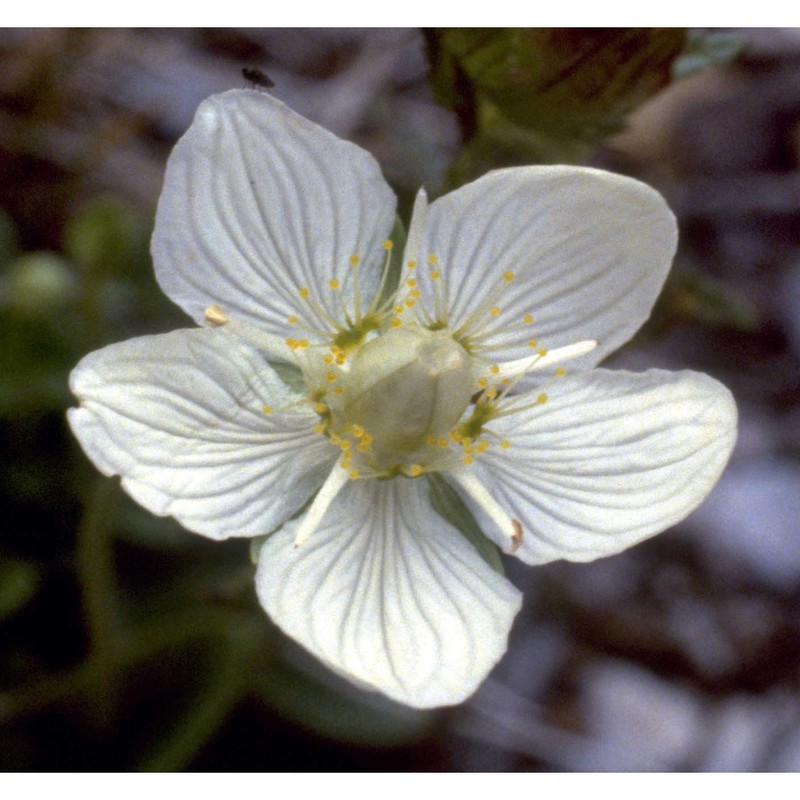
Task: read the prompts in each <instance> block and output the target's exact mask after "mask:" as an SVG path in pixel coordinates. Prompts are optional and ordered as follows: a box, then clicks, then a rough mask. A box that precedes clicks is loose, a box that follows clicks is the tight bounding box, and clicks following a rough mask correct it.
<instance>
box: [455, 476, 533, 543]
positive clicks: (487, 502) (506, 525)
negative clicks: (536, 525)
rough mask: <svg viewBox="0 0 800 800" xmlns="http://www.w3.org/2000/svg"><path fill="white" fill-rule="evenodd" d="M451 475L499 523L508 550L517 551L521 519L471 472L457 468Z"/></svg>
mask: <svg viewBox="0 0 800 800" xmlns="http://www.w3.org/2000/svg"><path fill="white" fill-rule="evenodd" d="M449 477H450V478H452V479H453V480H455V481H456V483H458V484H459V486H461V488H462V489H463V490H464V491H465V492H466V493H467V494H468V495H469V496H470V497H471V498H472V499H473V500H474V501H475V502H476V503H477V504H478V505H479V506H480V507H481V508H482V509H483V510H484V511H485V512H486V515H487V516H488V517H489V519H491V520H492V522H494V523H495V524H496V525H497V527H498V528H499V529H500V531H501V533H502V534H503V536H504V537H505V538H506V539H507V541H508V550H507V552H509V553H513V552H515V551H516V550H517V549H518V548H519V546H520V545H521V544H522V525H521V523H520V521H519V520H517V519H514V518H512V517H511V516H510V515H509V514H507V513H506V512H505V511H504V510H503V508H502V507H501V506H500V504H499V503H498V502H497V501H496V500H495V499H494V498H493V497H492V496H491V494H489V491H488V490H487V489H486V487H485V486H484V485H483V484H482V483H481V482H480V481H479V480H478V478H477V477H476V476H475V475H474V474H472V473H471V472H469V471H466V470H464V471H462V470H455V471H453V472H451V473H450V475H449Z"/></svg>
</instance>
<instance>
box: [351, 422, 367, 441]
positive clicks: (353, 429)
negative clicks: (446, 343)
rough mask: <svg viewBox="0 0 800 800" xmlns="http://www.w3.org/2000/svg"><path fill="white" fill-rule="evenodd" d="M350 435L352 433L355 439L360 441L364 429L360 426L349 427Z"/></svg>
mask: <svg viewBox="0 0 800 800" xmlns="http://www.w3.org/2000/svg"><path fill="white" fill-rule="evenodd" d="M350 433H352V434H353V436H355V437H356V439H360V438H361V437H362V436H363V435H364V429H363V428H362V427H361V426H360V425H351V426H350Z"/></svg>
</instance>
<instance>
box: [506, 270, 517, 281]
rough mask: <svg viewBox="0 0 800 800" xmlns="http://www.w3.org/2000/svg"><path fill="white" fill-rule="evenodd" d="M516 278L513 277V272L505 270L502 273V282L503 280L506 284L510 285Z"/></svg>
mask: <svg viewBox="0 0 800 800" xmlns="http://www.w3.org/2000/svg"><path fill="white" fill-rule="evenodd" d="M516 277H517V276H516V275H515V274H514V273H513V272H512V271H511V270H510V269H507V270H506V271H505V272H504V273H503V280H504V281H505V282H506V283H511V281H513V280H514V278H516Z"/></svg>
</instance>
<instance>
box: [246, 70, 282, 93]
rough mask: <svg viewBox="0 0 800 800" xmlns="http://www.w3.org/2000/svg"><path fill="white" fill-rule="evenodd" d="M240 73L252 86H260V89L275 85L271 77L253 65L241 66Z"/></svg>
mask: <svg viewBox="0 0 800 800" xmlns="http://www.w3.org/2000/svg"><path fill="white" fill-rule="evenodd" d="M242 75H243V76H244V79H245V80H246V81H250V83H251V84H252V85H253V88H255V87H256V86H260V87H261V88H262V89H271V88H272V87H273V86H274V85H275V83H274V81H273V80H272V78H270V77H269V76H268V75H265V74H264V73H263V72H262V71H261V70H260V69H256V68H255V67H242Z"/></svg>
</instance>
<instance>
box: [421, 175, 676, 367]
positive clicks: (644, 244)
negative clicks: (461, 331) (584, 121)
mask: <svg viewBox="0 0 800 800" xmlns="http://www.w3.org/2000/svg"><path fill="white" fill-rule="evenodd" d="M676 244H677V229H676V225H675V220H674V217H673V215H672V213H671V212H670V210H669V208H668V207H667V205H666V203H665V202H664V200H663V198H662V197H661V195H659V194H658V193H657V192H656V191H654V190H653V189H651V188H650V187H648V186H645V185H644V184H643V183H640V182H639V181H635V180H633V179H631V178H625V177H622V176H620V175H614V174H612V173H609V172H603V171H601V170H595V169H589V168H586V167H567V166H553V167H521V168H515V169H504V170H498V171H496V172H491V173H489V174H488V175H485V176H484V177H482V178H480V179H479V180H477V181H475V182H473V183H470V184H468V185H467V186H464V187H462V188H461V189H458V190H457V191H454V192H451V193H450V194H448V195H445V196H444V197H441V198H439V199H438V200H436V201H435V202H433V203H432V204H431V205H430V207H429V208H428V220H427V232H426V236H425V237H422V242H421V245H420V251H419V253H418V254H416V255H414V254H409V255H408V257H409V258H414V257H416V258H417V259H418V260H419V261H420V263H422V262H423V261H424V259H425V258H427V256H428V254H429V253H434V254H436V255H437V256H438V259H439V264H440V265H441V270H440V271H441V273H442V275H443V277H444V282H445V291H446V293H447V297H448V300H447V307H448V309H449V321H450V327H451V328H452V329H454V330H455V329H457V328H458V327H459V325H460V324H463V323H464V322H465V321H467V320H468V319H469V318H470V314H474V312H475V310H476V309H477V308H479V307H480V306H481V305H482V304H483V307H484V313H483V314H482V315H481V317H480V320H481V323H482V324H487V325H488V327H487V328H486V331H485V333H484V334H483V336H484V337H485V341H486V343H487V344H488V345H490V346H491V350H490V354H489V355H490V358H491V359H492V360H493V361H496V362H497V361H512V360H514V359H518V358H521V357H523V356H525V355H527V354H529V353H530V351H529V350H526V347H527V342H528V340H529V339H531V338H534V339H536V340H537V341H538V342H539V343H540V344H541V345H543V346H545V347H547V348H549V349H551V350H553V349H555V348H558V347H564V346H566V345H571V344H575V343H576V342H581V341H585V340H598V341H599V346H598V347H597V348H596V349H595V350H594V351H592V352H590V353H587V354H586V355H584V356H581V357H580V358H579V359H577V360H576V363H574V364H573V366H577V367H586V366H593V365H594V364H597V363H599V362H600V361H601V360H602V359H603V358H605V357H606V355H608V354H609V353H610V352H612V351H613V350H615V349H616V348H618V347H619V346H620V345H622V344H623V343H624V342H626V341H627V340H628V339H630V337H631V336H632V335H633V333H634V332H635V331H636V330H637V329H638V328H639V327H640V326H641V325H642V323H643V322H644V321H645V320H646V319H647V318H648V317H649V315H650V310H651V309H652V307H653V303H654V302H655V300H656V297H657V296H658V294H659V292H660V291H661V287H662V285H663V283H664V280H665V279H666V276H667V273H668V271H669V267H670V264H671V262H672V257H673V255H674V253H675V247H676ZM511 273H513V277H512V276H511ZM504 276H506V277H507V280H506V281H504V280H503V278H504ZM509 278H510V280H509ZM420 290H421V291H422V293H423V298H424V300H425V303H426V305H427V307H428V308H431V307H433V305H434V301H433V295H432V288H431V286H430V283H429V282H428V281H424V280H420ZM498 291H499V293H497V292H498ZM490 308H495V309H496V310H495V311H494V312H492V313H493V314H494V315H495V316H494V317H490V316H489V310H490ZM526 314H532V315H533V317H534V322H533V323H532V324H529V325H526V326H524V327H522V326H521V325H520V324H519V323H521V322H522V321H523V319H524V318H525V315H526ZM511 325H515V326H516V330H515V331H512V330H509V328H510V327H511ZM470 327H472V326H470Z"/></svg>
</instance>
